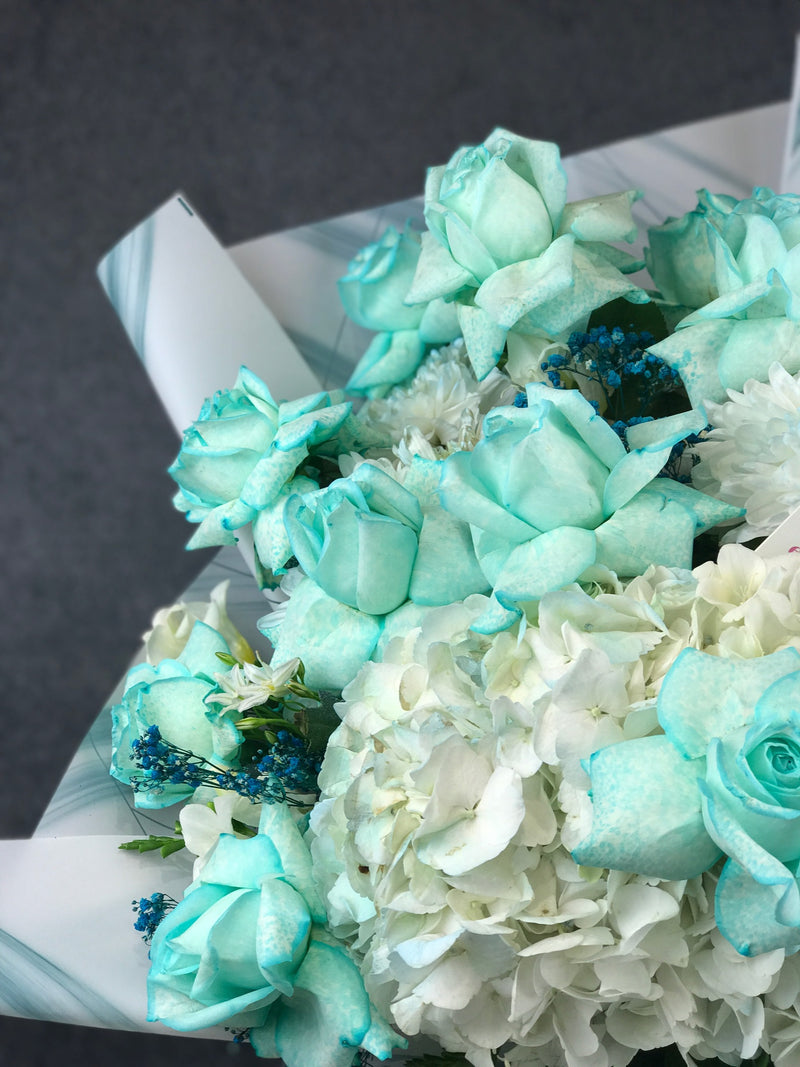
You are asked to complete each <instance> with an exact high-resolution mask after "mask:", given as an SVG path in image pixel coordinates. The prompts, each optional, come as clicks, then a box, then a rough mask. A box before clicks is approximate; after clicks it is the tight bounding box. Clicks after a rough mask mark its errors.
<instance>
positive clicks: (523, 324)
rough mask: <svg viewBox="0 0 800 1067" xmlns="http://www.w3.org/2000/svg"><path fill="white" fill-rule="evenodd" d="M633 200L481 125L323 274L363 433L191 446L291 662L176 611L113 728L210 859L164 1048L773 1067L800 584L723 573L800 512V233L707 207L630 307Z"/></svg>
mask: <svg viewBox="0 0 800 1067" xmlns="http://www.w3.org/2000/svg"><path fill="white" fill-rule="evenodd" d="M635 199H636V194H635V193H633V192H630V193H611V194H606V195H600V196H597V197H594V198H591V199H587V200H584V201H580V202H576V203H570V202H568V201H567V197H566V177H565V174H564V171H563V169H562V167H561V164H560V160H559V153H558V149H557V148H556V147H555V146H554V145H550V144H546V143H543V142H538V141H530V140H527V139H525V138H522V137H518V136H516V135H514V134H511V133H509V132H508V131H505V130H496V131H495V132H494V133H493V134H491V135H490V136H489V137H488V138H487V140H486V141H485V142H484V143H483V144H482V145H479V146H476V147H469V148H464V149H461V150H459V151H458V152H457V153H456V154H455V155H454V156H453V158H452V159H451V160H450V161H449V163H447V164H446V165H445V166H441V167H435V168H433V169H432V170H431V171H430V172H429V175H428V181H427V184H426V189H425V221H426V225H427V230H426V232H423V233H418V232H416V231H415V230H414V229H413V228H412V227H411V226H407V227H406V228H405V230H404V231H403V232H400V231H398V230H397V229H394V228H391V229H390V230H389V231H387V233H386V234H384V235H383V237H381V238H379V239H378V240H377V241H375V242H374V243H372V244H371V245H369V246H368V247H367V248H365V249H364V250H363V251H362V252H361V253H360V254H359V255H358V256H357V257H356V258H355V260H354V261H353V262H352V263H351V264H350V267H349V269H348V271H347V274H346V275H345V277H344V278H343V279H342V280H341V283H340V292H341V295H342V299H343V302H344V304H345V308H346V310H347V312H348V314H349V315H350V316H351V317H352V318H353V320H354V321H355V322H357V323H358V324H359V325H360V326H362V327H366V328H368V329H372V330H375V331H376V336H375V338H374V340H373V341H372V343H371V344H370V345H369V347H368V348H367V351H366V352H365V354H364V356H363V358H362V360H361V362H360V363H359V365H358V366H357V368H356V369H355V371H354V373H353V377H352V379H351V381H350V383H349V390H350V392H351V394H353V396H354V399H352V400H346V399H345V398H344V395H343V394H342V395H340V394H338V393H334V394H327V393H319V394H315V395H314V396H310V397H306V398H302V399H300V400H295V401H290V402H288V403H281V404H278V403H276V402H275V401H274V400H273V398H272V396H271V394H270V392H269V390H268V389H267V387H266V385H265V384H264V383H263V382H261V381H260V380H259V379H258V378H257V377H256V376H255V375H253V374H252V373H251V372H249V371H248V370H246V369H245V368H243V369H242V371H241V373H240V375H239V378H238V380H237V382H236V383H235V385H234V386H233V387H232V388H231V389H228V390H224V391H222V392H220V393H218V394H216V395H215V396H214V397H213V398H212V399H210V400H209V401H207V403H206V405H205V406H204V408H203V410H202V412H201V413H200V416H199V418H198V420H197V421H196V422H195V423H194V424H193V426H192V427H191V428H190V429H189V430H188V431H187V432H186V435H185V437H184V442H183V446H182V449H181V452H180V455H179V457H178V459H177V460H176V463H175V464H174V466H173V468H172V471H171V473H172V474H173V477H174V478H175V479H176V481H177V482H178V483H179V486H180V491H179V493H178V496H177V498H176V503H177V506H178V507H179V508H181V509H182V510H184V511H185V512H186V514H187V517H188V518H189V520H190V521H192V522H195V523H198V524H199V527H198V531H197V533H196V534H195V536H194V538H193V539H192V543H193V544H203V545H208V544H216V543H230V542H232V541H233V540H236V539H239V538H241V539H242V540H243V541H244V540H246V536H247V535H246V534H245V528H246V527H247V526H252V542H253V547H254V550H255V557H254V558H255V564H256V567H255V569H256V571H257V573H258V575H259V578H260V580H261V582H262V584H270V585H272V586H275V585H277V583H278V580H279V581H280V588H281V594H282V596H281V599H280V602H279V603H278V605H277V607H276V608H275V609H274V610H273V611H272V612H271V613H270V614H268V615H265V616H264V617H263V618H262V619H261V620H260V622H259V624H258V625H259V630H260V631H261V632H262V633H263V634H264V635H265V636H266V637H268V638H269V641H270V642H271V644H272V646H273V653H272V663H268V662H267V660H268V657H267V656H266V655H265V656H264V657H263V658H261V657H260V656H259V655H258V654H253V653H252V652H251V651H250V649H249V647H248V646H247V645H246V642H244V640H243V639H241V638H240V635H237V634H236V632H235V631H234V630H233V629H232V627H231V625H230V622H229V620H228V618H227V614H226V612H225V609H224V599H223V598H222V596H221V594H219V593H216V592H215V594H214V598H213V603H212V604H211V605H209V606H208V607H205V606H203V605H195V604H192V605H182V606H176V607H175V608H174V609H170V610H168V611H167V612H166V613H164V614H163V615H160V616H159V618H158V621H157V625H156V626H155V627H154V630H153V632H152V633H151V635H150V637H149V641H148V644H149V648H150V656H151V662H149V663H148V664H142V665H140V666H139V667H137V668H134V670H133V671H132V672H131V674H130V675H129V677H128V679H127V683H126V686H125V691H124V694H123V697H122V699H121V700H120V702H119V704H118V705H116V706H115V708H114V709H113V713H112V714H113V722H114V763H113V769H112V773H114V775H115V776H116V777H117V778H118V779H119V780H120V781H123V782H125V783H127V784H130V785H131V786H133V788H134V791H135V799H136V803H137V804H139V805H140V806H151V807H161V806H165V805H167V804H170V803H172V802H173V801H175V800H188V801H189V803H188V804H186V805H185V807H184V808H183V810H182V811H181V813H180V815H179V825H180V833H181V834H182V839H183V841H185V844H186V847H187V848H188V849H189V851H190V852H191V853H192V854H193V855H194V856H195V857H196V862H195V865H194V881H193V883H192V884H191V885H190V886H189V888H188V890H187V892H186V895H185V898H184V899H183V900H182V901H181V902H180V903H179V904H178V905H177V906H176V907H175V908H174V909H173V910H171V911H170V912H169V914H167V915H166V916H164V915H162V914H161V912H162V910H163V908H162V902H161V901H160V900H159V899H158V897H157V896H154V897H152V898H150V901H149V902H146V901H144V902H142V904H141V906H140V908H139V911H140V919H139V922H140V924H141V928H142V930H143V931H144V932H145V936H146V937H148V938H149V937H151V936H152V963H153V965H152V969H151V975H150V982H149V995H150V1018H152V1019H161V1020H162V1021H164V1022H165V1023H167V1025H170V1026H173V1027H175V1028H176V1029H180V1030H194V1029H198V1028H201V1027H204V1026H207V1025H214V1024H218V1023H225V1024H227V1025H228V1026H229V1028H230V1029H232V1030H234V1031H237V1032H245V1031H246V1032H247V1033H248V1035H249V1039H250V1041H251V1042H252V1044H253V1047H254V1048H255V1049H256V1051H257V1052H258V1053H259V1054H260V1055H264V1056H276V1055H280V1056H282V1057H283V1058H284V1060H285V1062H286V1063H287V1064H288V1065H289V1067H301V1065H303V1067H304V1065H306V1064H308V1063H314V1064H321V1065H322V1064H324V1065H325V1067H352V1063H353V1060H354V1057H355V1055H356V1054H357V1050H358V1049H361V1053H359V1055H360V1056H361V1059H362V1060H364V1061H365V1062H370V1061H371V1059H372V1058H373V1057H374V1058H377V1059H380V1060H386V1059H388V1058H389V1057H390V1056H391V1054H392V1049H393V1048H394V1047H397V1046H398V1045H402V1044H404V1040H405V1039H404V1038H403V1037H402V1036H400V1035H402V1034H406V1035H417V1034H421V1035H426V1036H427V1037H429V1038H433V1039H435V1040H436V1041H438V1042H439V1044H440V1046H441V1047H442V1049H444V1050H447V1053H448V1054H449V1055H450V1060H449V1062H468V1063H470V1064H472V1065H473V1067H495V1065H496V1064H497V1062H498V1058H499V1060H500V1061H501V1062H502V1063H503V1065H504V1067H513V1065H518V1067H588V1065H589V1064H591V1065H592V1067H595V1065H597V1067H625V1065H626V1064H628V1063H629V1062H630V1061H631V1060H632V1059H633V1057H634V1056H635V1055H636V1052H637V1051H638V1050H640V1049H653V1048H658V1047H663V1046H665V1045H669V1044H674V1045H676V1046H677V1048H678V1050H679V1053H680V1055H681V1056H682V1057H683V1058H684V1059H685V1060H686V1061H687V1062H694V1061H696V1060H702V1059H705V1058H709V1057H712V1056H718V1057H720V1058H721V1059H722V1060H723V1062H725V1063H729V1064H731V1065H736V1064H739V1063H741V1062H742V1060H745V1059H748V1058H751V1057H754V1056H756V1055H757V1054H758V1053H759V1052H764V1053H766V1054H768V1055H769V1056H770V1057H772V1059H773V1060H774V1062H775V1063H776V1064H781V1065H783V1067H790V1065H791V1063H792V1062H793V1056H795V1055H796V1049H797V1047H798V1045H799V1044H800V963H798V958H797V956H795V955H794V953H795V952H797V950H798V949H800V877H799V876H798V870H799V869H800V844H798V840H800V837H799V836H798V835H800V829H798V827H800V822H798V820H799V819H800V717H798V716H799V715H800V713H798V710H797V708H798V702H799V701H800V559H799V558H798V557H797V556H796V555H790V554H788V553H787V554H785V555H783V556H771V555H770V553H769V552H768V551H766V550H762V551H764V555H760V554H758V553H756V552H754V551H752V550H751V549H749V548H746V547H744V546H743V545H742V544H739V543H733V544H731V543H727V542H730V541H731V540H733V541H734V542H736V541H743V540H746V539H748V538H750V537H752V536H753V535H755V534H759V535H763V534H768V533H770V532H772V530H773V529H774V528H775V526H776V525H777V524H778V523H780V522H781V521H783V520H784V519H785V518H786V517H787V516H788V515H789V514H790V512H791V511H792V510H793V509H794V508H795V507H796V506H797V504H798V503H800V490H798V485H800V465H798V457H800V447H799V446H798V442H800V434H799V433H798V427H800V416H799V415H798V413H799V412H800V385H798V381H797V375H798V373H800V362H798V356H797V353H798V352H800V346H799V345H798V337H797V329H798V326H797V324H798V322H800V289H797V286H796V279H797V277H800V274H798V271H797V267H796V264H795V260H796V259H797V258H798V255H800V253H798V252H797V249H798V248H800V243H798V242H799V241H800V223H798V220H800V198H798V197H792V196H776V195H774V194H772V193H771V192H770V191H769V190H764V189H757V190H754V193H753V196H752V197H751V198H748V199H747V200H745V201H741V202H739V201H735V200H734V199H733V198H730V197H725V196H713V195H711V194H708V193H706V192H703V193H701V194H700V203H699V205H698V208H697V210H696V211H694V212H690V213H688V214H687V215H686V216H684V218H683V219H678V220H674V219H673V220H668V221H667V222H666V223H665V224H664V225H663V226H659V227H654V228H653V229H652V230H651V231H650V247H649V249H648V250H647V253H646V259H647V263H648V265H649V268H650V271H651V274H652V279H653V286H654V287H653V288H651V289H650V290H645V289H643V288H640V287H639V286H637V285H636V284H634V283H633V282H632V281H631V280H630V279H629V277H628V275H629V274H630V273H631V272H632V271H634V270H637V269H638V268H639V266H640V264H639V263H638V262H637V261H636V260H634V259H633V258H632V257H630V256H628V255H627V254H626V253H624V252H621V251H620V250H619V249H618V248H617V247H616V242H619V241H620V240H631V239H632V238H633V236H634V227H633V225H632V222H631V205H632V204H633V202H634V201H635ZM726 397H727V399H726ZM737 523H743V525H740V526H739V527H738V528H736V524H737ZM700 535H702V536H703V537H704V538H705V539H706V540H705V546H704V547H706V548H708V546H709V545H710V553H709V554H710V555H711V556H712V557H713V558H711V559H709V561H708V562H705V563H699V562H697V560H698V557H699V558H703V557H702V555H701V554H700V553H698V552H696V547H697V544H698V542H697V541H696V539H697V538H698V536H700ZM720 546H721V547H720ZM706 558H708V557H707V556H706ZM223 666H224V667H225V668H226V669H224V670H223V669H221V668H222V667H223ZM334 704H335V713H334V711H333V707H334ZM133 844H138V843H133ZM145 845H146V847H148V848H152V849H155V848H161V849H162V852H164V853H168V852H169V851H171V850H173V849H172V844H171V839H170V840H167V841H166V844H165V845H164V846H163V847H162V839H160V838H159V839H154V841H153V842H151V843H150V844H148V843H145ZM177 847H180V841H179V842H178V844H177V845H175V848H177ZM798 956H800V953H798ZM453 1056H455V1057H456V1058H455V1060H453ZM459 1057H461V1059H459Z"/></svg>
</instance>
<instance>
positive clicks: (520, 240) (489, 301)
mask: <svg viewBox="0 0 800 1067" xmlns="http://www.w3.org/2000/svg"><path fill="white" fill-rule="evenodd" d="M566 193H567V178H566V174H565V172H564V169H563V167H562V166H561V160H560V155H559V150H558V147H557V145H554V144H550V143H547V142H545V141H530V140H528V139H527V138H525V137H518V136H517V135H516V134H513V133H509V132H508V131H507V130H502V129H497V130H495V131H494V133H492V134H491V135H490V136H489V137H488V138H487V139H486V141H484V143H483V144H482V145H478V146H477V147H474V148H461V149H459V150H458V151H457V152H456V153H455V155H454V156H453V157H452V159H451V160H450V162H449V163H448V164H447V165H446V166H443V167H433V168H431V169H430V170H429V171H428V179H427V182H426V185H425V221H426V222H427V225H428V230H429V232H428V233H426V234H423V235H422V252H421V254H420V257H419V263H418V265H417V271H416V275H415V278H414V284H413V285H412V287H411V291H410V292H409V293H408V294H407V296H406V302H407V303H427V302H428V301H431V300H437V299H442V298H444V299H445V300H448V301H453V302H454V303H455V306H456V312H457V314H458V321H459V326H460V331H461V334H462V336H463V337H464V341H465V343H466V346H467V351H468V353H469V357H470V359H471V361H472V364H473V367H474V369H475V373H476V375H477V376H478V378H484V377H485V376H486V374H488V372H489V371H490V370H491V368H492V367H493V366H494V365H495V363H496V362H497V360H498V358H499V356H500V355H501V353H502V351H503V348H504V346H505V343H506V337H507V335H508V332H509V330H512V331H514V332H515V333H520V334H524V335H533V336H535V337H539V338H541V337H547V338H551V339H555V338H563V339H566V337H567V336H568V335H569V334H570V333H571V332H572V331H573V330H575V329H583V328H585V326H586V323H587V321H588V317H589V314H590V313H591V312H592V311H593V310H594V309H595V308H597V307H600V306H601V305H602V304H606V303H608V302H609V301H610V300H613V299H615V298H616V297H621V296H624V297H626V298H627V299H629V300H632V301H634V302H645V301H647V299H648V297H647V295H646V294H645V293H644V292H643V290H641V289H640V288H639V287H638V286H636V285H634V284H633V283H632V282H630V281H628V280H627V279H626V278H625V277H624V274H625V273H630V272H631V271H635V270H638V269H639V268H640V267H641V266H642V263H641V261H639V260H635V259H633V257H631V256H629V255H627V254H626V253H624V252H621V251H619V250H618V249H616V248H614V247H613V246H612V245H610V244H608V243H607V242H609V241H632V240H633V238H634V236H635V234H636V227H635V225H634V223H633V221H632V218H631V212H630V207H631V203H632V202H633V201H634V200H635V199H636V198H637V196H638V195H639V194H638V193H635V192H625V193H613V194H610V195H608V196H599V197H594V198H592V199H591V200H584V201H578V202H575V203H571V204H568V203H567V199H566Z"/></svg>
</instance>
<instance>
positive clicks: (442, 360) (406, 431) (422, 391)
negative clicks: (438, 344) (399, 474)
mask: <svg viewBox="0 0 800 1067" xmlns="http://www.w3.org/2000/svg"><path fill="white" fill-rule="evenodd" d="M515 392H516V389H515V388H514V386H513V385H512V384H511V382H510V381H509V379H508V377H507V376H506V375H504V374H503V373H501V372H500V371H498V370H497V369H493V370H492V371H490V373H489V374H488V375H487V376H486V377H485V378H484V379H483V381H480V382H479V381H478V380H477V378H476V377H475V375H474V373H473V371H472V367H471V366H470V362H469V359H468V358H467V354H466V348H465V347H464V342H463V341H462V340H458V341H454V342H453V344H451V345H447V347H445V348H441V349H438V350H435V351H433V352H431V353H430V355H429V356H428V357H427V358H426V359H425V360H424V362H423V363H422V365H421V366H420V368H419V370H418V371H417V373H416V374H415V376H414V378H413V379H412V381H411V383H410V384H409V385H400V386H395V388H394V389H392V390H391V392H389V393H388V394H387V396H386V397H384V398H382V399H375V400H370V401H368V402H367V403H366V404H365V405H364V406H363V407H362V408H361V411H360V412H359V415H360V417H361V419H362V420H363V421H364V422H365V423H366V425H367V426H369V427H371V428H374V429H379V430H380V431H382V432H383V433H386V434H388V435H389V436H390V437H391V439H392V440H395V441H398V442H399V444H398V445H397V447H396V451H397V452H398V454H399V455H400V458H401V459H403V456H404V453H409V455H413V454H414V451H416V452H417V454H422V453H421V451H420V449H425V453H427V451H428V450H430V451H431V453H432V454H431V456H430V458H441V456H442V455H444V454H447V452H449V451H451V450H463V449H468V448H472V447H473V446H474V444H475V442H476V441H477V440H478V438H479V437H480V430H481V423H482V420H483V416H484V414H485V413H486V412H487V411H488V410H489V409H490V408H492V407H496V406H497V405H498V404H500V403H503V402H505V401H506V400H507V399H508V398H509V397H510V396H511V395H513V393H515ZM506 394H508V396H507V395H506ZM406 462H407V460H406Z"/></svg>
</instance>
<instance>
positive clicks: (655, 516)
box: [440, 384, 740, 633]
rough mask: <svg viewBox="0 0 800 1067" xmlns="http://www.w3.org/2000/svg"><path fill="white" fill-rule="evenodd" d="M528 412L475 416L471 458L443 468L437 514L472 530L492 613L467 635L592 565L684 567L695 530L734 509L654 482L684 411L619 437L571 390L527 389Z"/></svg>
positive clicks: (691, 416)
mask: <svg viewBox="0 0 800 1067" xmlns="http://www.w3.org/2000/svg"><path fill="white" fill-rule="evenodd" d="M527 400H528V406H527V407H524V408H518V407H500V408H495V409H494V410H493V411H491V412H490V413H489V414H488V415H487V416H486V417H485V419H484V423H483V438H482V440H481V441H479V442H478V444H477V445H476V446H475V449H474V450H473V451H472V452H456V453H454V454H453V455H451V456H449V457H448V458H447V459H446V460H445V461H444V464H443V470H442V481H441V488H440V496H441V501H442V505H443V507H444V508H445V509H446V510H447V511H449V512H452V514H454V515H456V516H458V517H459V518H461V519H463V520H464V521H465V522H468V523H469V524H470V526H471V528H472V535H473V541H474V544H475V551H476V554H477V558H478V562H479V563H480V565H481V567H482V568H483V572H484V574H485V576H486V578H487V580H488V581H489V583H490V584H491V585H492V587H493V590H494V592H493V601H494V604H493V608H492V609H490V611H489V612H488V613H487V614H486V615H484V616H482V617H481V619H480V620H478V621H477V622H476V623H475V624H473V629H478V630H479V631H481V632H486V633H491V632H494V631H495V630H498V629H502V628H503V627H505V626H508V625H509V624H510V623H511V622H512V621H513V620H514V619H516V618H519V616H520V615H521V613H522V608H521V607H520V605H521V604H523V603H524V602H526V601H531V600H537V599H538V598H540V597H541V596H543V595H544V594H545V593H547V592H550V591H552V590H554V589H558V588H560V587H562V586H563V585H566V584H567V583H569V582H572V581H574V580H575V579H576V578H578V577H579V575H581V574H582V573H583V572H584V571H585V570H586V569H587V568H588V567H591V566H592V565H593V564H595V563H600V564H604V565H605V566H607V567H610V568H611V569H612V570H614V571H616V572H617V574H619V575H621V576H626V577H629V576H633V575H636V574H641V573H643V572H644V571H645V570H646V569H647V567H649V566H650V564H652V563H659V564H662V565H664V566H670V567H690V566H691V557H692V543H693V540H694V537H695V535H696V534H697V533H700V532H702V531H703V530H705V529H708V528H709V527H711V526H714V525H716V523H718V522H721V521H722V520H723V519H726V518H732V517H734V516H738V515H739V514H740V511H739V509H736V508H731V507H729V506H728V505H726V504H721V503H720V502H718V501H716V500H713V499H712V498H711V497H707V496H704V495H703V494H702V493H698V492H696V491H695V490H693V489H691V488H689V487H688V486H685V485H681V484H679V483H677V482H674V481H671V480H670V479H666V478H657V477H656V476H657V475H658V472H659V471H660V470H661V468H662V467H663V466H664V464H665V462H666V461H667V459H668V457H669V454H670V451H671V449H672V447H673V445H674V444H675V443H676V442H677V441H679V440H681V439H682V438H683V437H684V436H686V434H688V433H690V432H696V431H697V430H698V429H700V428H701V426H702V421H703V420H702V418H701V417H698V415H697V413H696V412H685V413H683V414H681V415H677V416H670V417H669V418H666V419H660V420H657V421H653V422H648V423H642V424H640V425H638V426H635V427H632V428H631V429H630V431H629V432H628V442H629V444H630V446H631V448H632V451H630V452H626V450H625V446H624V445H623V444H622V441H621V440H620V438H619V437H618V436H617V434H616V433H615V432H614V430H612V429H611V427H610V426H609V425H608V423H606V422H605V421H604V420H603V419H602V418H601V417H600V416H599V415H598V414H597V413H596V412H595V410H594V408H593V407H592V405H591V404H590V403H589V402H588V400H586V399H585V398H584V397H583V396H582V395H581V394H580V393H579V392H578V390H576V389H573V390H562V389H552V388H550V387H549V386H545V385H541V384H531V385H529V386H528V389H527Z"/></svg>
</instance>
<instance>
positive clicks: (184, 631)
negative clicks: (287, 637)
mask: <svg viewBox="0 0 800 1067" xmlns="http://www.w3.org/2000/svg"><path fill="white" fill-rule="evenodd" d="M229 585H230V582H229V581H224V582H220V583H219V585H217V586H215V587H214V588H213V589H212V590H211V596H210V598H209V599H208V600H207V601H192V602H191V603H189V604H187V603H184V602H183V601H179V602H178V603H177V604H173V605H172V606H171V607H168V608H161V609H160V610H159V611H157V612H156V613H155V615H154V616H153V626H152V629H150V630H148V631H147V633H146V634H145V635H144V637H143V641H144V645H145V656H146V658H147V662H148V663H153V664H155V663H160V662H161V660H163V659H177V658H178V656H179V655H180V654H181V652H182V651H183V649H184V648H185V646H186V642H187V641H188V640H189V635H190V634H191V632H192V627H193V626H194V624H195V622H198V621H199V622H204V623H206V625H208V626H211V627H213V629H215V630H217V631H218V632H219V633H221V634H222V636H223V637H224V638H225V640H226V641H227V642H228V648H230V650H231V653H232V655H234V656H235V657H236V659H239V660H248V661H249V660H252V659H253V658H254V657H253V650H252V649H251V648H250V645H249V644H248V643H247V641H246V640H245V638H244V637H243V636H242V635H241V634H240V633H239V631H238V630H237V629H236V627H235V626H234V625H233V623H232V622H231V620H230V619H229V618H228V612H227V608H226V605H225V598H226V596H227V593H228V586H229Z"/></svg>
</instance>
